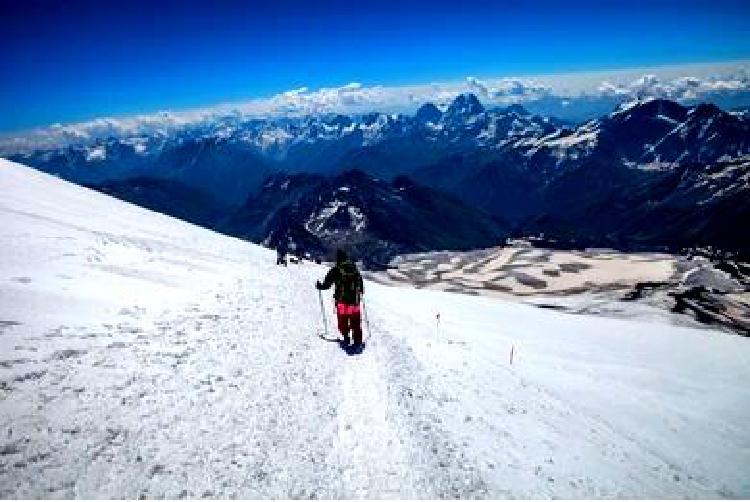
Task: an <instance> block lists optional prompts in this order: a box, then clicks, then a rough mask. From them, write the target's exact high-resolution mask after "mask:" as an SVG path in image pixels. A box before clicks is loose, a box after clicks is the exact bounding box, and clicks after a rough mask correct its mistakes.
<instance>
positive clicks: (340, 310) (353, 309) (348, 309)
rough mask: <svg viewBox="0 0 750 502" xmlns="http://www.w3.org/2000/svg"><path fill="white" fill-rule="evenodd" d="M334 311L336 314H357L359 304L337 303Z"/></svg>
mask: <svg viewBox="0 0 750 502" xmlns="http://www.w3.org/2000/svg"><path fill="white" fill-rule="evenodd" d="M336 313H337V314H338V315H353V314H359V305H347V304H346V303H337V304H336Z"/></svg>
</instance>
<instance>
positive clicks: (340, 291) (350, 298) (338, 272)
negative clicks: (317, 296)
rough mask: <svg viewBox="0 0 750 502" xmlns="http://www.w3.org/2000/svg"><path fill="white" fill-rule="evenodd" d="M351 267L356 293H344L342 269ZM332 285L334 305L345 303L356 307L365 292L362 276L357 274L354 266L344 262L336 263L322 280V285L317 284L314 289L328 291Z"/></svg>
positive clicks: (357, 271)
mask: <svg viewBox="0 0 750 502" xmlns="http://www.w3.org/2000/svg"><path fill="white" fill-rule="evenodd" d="M346 266H349V267H353V269H354V272H355V274H356V278H355V281H356V284H355V286H356V288H355V289H356V291H354V292H351V291H344V287H343V281H342V275H343V273H342V268H343V267H346ZM332 285H335V286H336V287H335V289H334V292H333V298H334V299H335V300H336V303H345V304H347V305H358V304H359V300H360V297H361V296H362V294H363V293H364V292H365V284H364V282H363V281H362V275H361V274H360V273H359V270H357V267H356V265H354V264H353V263H351V262H349V261H345V262H342V263H337V264H336V266H334V267H332V268H331V270H329V271H328V273H327V274H326V277H325V279H323V283H322V284H321V283H319V282H318V283H317V284H316V287H317V288H318V289H328V288H330V287H331V286H332Z"/></svg>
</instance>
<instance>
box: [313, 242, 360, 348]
mask: <svg viewBox="0 0 750 502" xmlns="http://www.w3.org/2000/svg"><path fill="white" fill-rule="evenodd" d="M332 285H335V288H334V292H333V298H334V300H335V302H336V317H337V319H338V327H339V331H340V332H341V335H342V336H343V337H344V345H349V341H350V340H349V331H351V332H352V338H353V339H354V345H355V346H359V345H361V344H362V315H361V310H360V307H359V302H360V300H361V299H362V295H363V294H364V292H365V285H364V282H363V281H362V276H361V275H360V273H359V270H357V266H356V265H355V264H354V263H352V262H351V261H350V260H349V258H348V257H347V256H346V253H345V252H344V251H342V250H341V249H339V250H338V251H336V265H335V266H333V267H332V268H331V270H329V271H328V273H327V274H326V277H325V279H324V280H323V283H322V284H321V282H320V281H316V282H315V287H316V288H317V289H328V288H330V287H331V286H332Z"/></svg>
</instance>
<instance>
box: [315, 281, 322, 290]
mask: <svg viewBox="0 0 750 502" xmlns="http://www.w3.org/2000/svg"><path fill="white" fill-rule="evenodd" d="M315 288H316V289H323V285H322V284H321V283H320V281H315Z"/></svg>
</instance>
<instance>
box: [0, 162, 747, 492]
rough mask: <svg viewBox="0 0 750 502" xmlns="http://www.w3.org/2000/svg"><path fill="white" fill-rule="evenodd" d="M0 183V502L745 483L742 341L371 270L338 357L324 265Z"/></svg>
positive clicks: (117, 205) (19, 179) (30, 183)
mask: <svg viewBox="0 0 750 502" xmlns="http://www.w3.org/2000/svg"><path fill="white" fill-rule="evenodd" d="M0 193H2V197H1V198H0V223H1V224H0V241H1V243H2V247H0V253H1V254H2V259H0V351H1V356H0V425H1V426H2V428H1V429H0V438H1V439H0V496H2V497H89V498H99V497H127V498H137V497H140V496H143V497H149V498H151V497H162V496H166V497H170V498H176V497H183V496H189V497H234V496H237V497H250V498H262V497H285V498H286V497H292V498H296V497H300V498H301V497H378V498H396V497H398V498H412V497H455V496H461V497H533V498H546V497H565V498H579V497H586V498H599V497H634V498H641V497H649V498H659V497H709V498H715V497H737V496H744V497H748V496H750V479H749V478H748V476H747V465H748V464H749V463H750V432H748V429H747V424H748V423H750V389H749V388H748V385H747V382H748V381H750V344H748V340H747V339H744V338H741V337H737V336H729V335H726V334H724V333H719V332H716V331H710V330H696V329H690V328H681V327H675V326H671V325H668V324H666V323H661V322H658V321H651V322H648V323H646V322H636V321H632V320H627V321H626V320H615V319H605V318H598V317H585V316H573V315H569V314H563V313H559V312H553V311H548V310H544V309H538V308H534V307H530V306H526V305H519V304H515V303H506V302H503V301H500V300H497V299H490V298H477V297H472V296H468V295H455V294H450V293H444V292H437V291H417V290H413V289H406V288H404V289H401V288H394V287H386V286H381V285H377V284H368V285H367V288H368V290H367V296H366V298H367V302H368V303H367V309H368V310H367V313H368V314H369V316H370V317H369V321H370V325H371V328H372V330H371V331H370V334H369V336H370V338H369V339H368V342H367V348H366V349H365V351H364V353H362V354H360V355H357V356H347V355H346V354H345V353H344V352H342V351H341V350H340V349H339V348H338V346H337V345H336V344H335V343H328V342H325V341H323V340H321V339H320V338H318V337H317V336H316V334H317V333H319V332H320V331H322V325H321V318H320V310H319V304H318V298H317V295H316V294H315V291H314V289H313V288H312V287H311V285H312V283H313V281H314V279H315V278H319V277H321V276H322V275H323V273H324V268H322V267H319V266H314V265H311V264H303V265H299V266H290V267H289V268H280V267H276V266H274V265H273V264H274V263H275V256H274V254H273V253H271V252H269V251H267V250H264V249H262V248H260V247H257V246H254V245H251V244H248V243H244V242H241V241H239V240H236V239H232V238H228V237H225V236H222V235H219V234H215V233H212V232H210V231H207V230H203V229H200V228H197V227H194V226H191V225H189V224H186V223H183V222H180V221H177V220H174V219H171V218H168V217H165V216H162V215H159V214H156V213H152V212H149V211H147V210H144V209H140V208H137V207H135V206H132V205H129V204H125V203H123V202H120V201H117V200H115V199H111V198H109V197H106V196H104V195H101V194H98V193H95V192H91V191H89V190H86V189H83V188H80V187H76V186H74V185H71V184H68V183H65V182H63V181H60V180H58V179H56V178H53V177H50V176H47V175H44V174H41V173H38V172H36V171H33V170H31V169H28V168H25V167H22V166H19V165H17V164H12V163H10V162H7V161H2V160H0ZM327 302H328V301H327ZM327 310H329V311H328V312H327V314H328V322H329V330H331V329H332V328H333V326H332V324H331V322H332V317H331V315H330V314H331V312H330V309H327ZM437 313H440V324H439V325H438V324H437V322H436V314H437ZM511 345H513V346H514V347H515V349H516V351H517V353H516V356H515V359H514V363H513V365H512V366H511V365H510V364H509V351H510V348H511Z"/></svg>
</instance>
